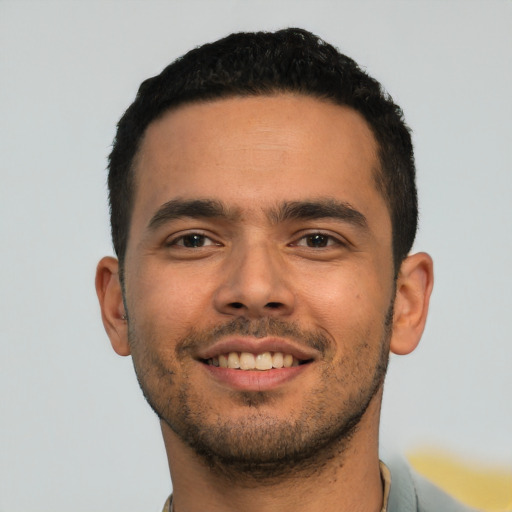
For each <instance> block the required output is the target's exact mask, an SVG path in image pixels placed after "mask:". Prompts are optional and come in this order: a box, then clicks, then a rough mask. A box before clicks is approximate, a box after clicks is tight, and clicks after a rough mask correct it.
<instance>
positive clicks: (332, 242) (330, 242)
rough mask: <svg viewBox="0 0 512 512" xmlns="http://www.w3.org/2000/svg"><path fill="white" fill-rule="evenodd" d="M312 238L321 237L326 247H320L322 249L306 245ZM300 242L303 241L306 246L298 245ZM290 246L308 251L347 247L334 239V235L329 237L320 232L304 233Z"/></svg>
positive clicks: (342, 242) (341, 241) (337, 239)
mask: <svg viewBox="0 0 512 512" xmlns="http://www.w3.org/2000/svg"><path fill="white" fill-rule="evenodd" d="M313 237H319V238H320V237H321V238H323V239H325V240H326V245H324V246H322V247H314V246H310V245H307V239H308V238H309V239H311V238H313ZM302 241H305V242H306V244H304V245H303V244H300V243H299V242H302ZM291 245H292V246H299V247H306V248H308V249H313V250H314V249H327V248H329V247H336V246H338V247H345V246H346V245H347V243H346V242H344V241H343V240H340V239H339V238H337V237H335V236H334V235H331V234H329V233H324V232H322V231H314V232H311V233H306V234H304V235H302V236H301V237H300V238H298V239H297V241H296V242H293V243H292V244H291Z"/></svg>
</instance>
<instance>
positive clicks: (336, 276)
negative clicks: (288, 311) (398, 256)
mask: <svg viewBox="0 0 512 512" xmlns="http://www.w3.org/2000/svg"><path fill="white" fill-rule="evenodd" d="M304 278H305V276H304V274H302V277H301V279H304ZM299 295H300V296H301V298H302V300H301V302H302V305H303V308H304V309H306V313H305V314H306V315H307V316H309V317H310V318H311V321H313V322H314V323H315V324H317V327H319V328H321V329H323V330H326V331H328V334H330V335H331V336H332V337H334V338H336V341H338V342H339V343H341V344H344V343H345V340H348V339H354V336H358V337H360V336H362V335H364V336H365V337H367V336H371V334H372V333H375V334H377V332H378V333H380V332H381V330H382V327H383V318H384V317H385V314H386V312H387V310H388V308H389V303H390V300H391V289H390V287H389V286H386V287H383V286H382V280H381V279H379V276H377V275H376V274H375V273H372V271H371V270H368V269H365V271H364V272H363V271H361V270H360V269H359V268H355V267H351V268H348V267H347V268H343V269H337V271H334V272H324V273H323V274H322V280H321V281H320V282H319V281H318V279H317V281H316V283H315V284H314V285H313V284H312V283H311V282H307V278H305V280H304V281H302V284H301V286H300V291H299Z"/></svg>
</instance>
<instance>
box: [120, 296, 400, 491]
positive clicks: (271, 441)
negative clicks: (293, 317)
mask: <svg viewBox="0 0 512 512" xmlns="http://www.w3.org/2000/svg"><path fill="white" fill-rule="evenodd" d="M392 317H393V304H391V305H390V307H389V309H388V312H387V314H386V316H385V318H384V321H383V331H382V337H381V339H380V340H379V342H380V343H379V352H378V354H377V357H375V355H374V353H373V352H372V351H374V348H375V347H374V346H372V344H373V343H374V342H375V341H373V342H372V340H369V339H368V336H369V334H368V333H365V334H364V335H363V336H362V339H361V340H360V342H359V343H358V346H357V351H358V354H357V361H356V362H358V364H359V365H360V366H361V365H362V366H361V367H359V366H356V367H352V368H350V365H347V364H346V363H347V361H345V359H344V358H343V359H342V360H341V361H337V362H336V366H338V365H339V366H340V367H341V368H342V369H343V371H342V372H339V371H336V370H337V368H336V367H334V362H333V361H330V362H329V363H328V364H325V365H324V366H323V369H322V374H321V378H320V382H321V385H320V386H318V387H317V388H316V389H314V390H313V391H312V392H311V393H310V394H309V396H308V397H307V398H306V399H304V401H303V403H302V404H301V406H300V408H298V410H293V411H292V413H291V414H289V417H287V418H286V419H283V418H279V417H277V416H276V415H274V414H272V411H273V408H276V410H278V409H279V407H280V404H282V403H283V402H282V401H283V400H286V398H285V397H283V396H282V392H281V391H279V390H273V391H265V392H263V391H259V392H240V391H231V392H230V396H229V401H230V403H231V404H232V407H233V409H235V408H238V410H239V411H243V413H242V414H240V415H239V416H238V418H237V419H236V421H235V420H232V419H229V417H228V418H227V419H226V416H225V415H223V413H222V411H220V410H217V409H216V404H215V403H213V404H212V403H210V402H208V400H207V399H206V398H205V396H203V395H202V394H201V393H200V392H199V391H198V390H197V389H195V388H194V381H193V380H192V377H191V376H190V375H189V374H188V373H187V372H186V364H187V358H188V360H189V361H190V353H191V352H193V351H194V349H195V347H197V346H204V344H208V343H213V342H214V341H215V340H216V339H218V338H219V337H220V336H224V335H228V334H238V335H242V336H244V335H245V336H247V335H250V336H254V337H259V338H263V337H265V336H284V337H291V338H293V339H295V340H297V341H298V342H300V343H302V344H304V345H305V346H310V347H314V348H315V349H316V350H318V351H319V352H320V353H321V354H322V355H323V356H324V359H323V360H327V361H329V357H330V355H329V354H331V352H332V349H333V347H332V344H333V342H331V341H330V340H329V339H328V338H327V337H326V336H325V335H324V334H323V333H321V332H315V331H307V330H302V329H300V328H299V327H298V326H296V325H295V324H292V323H288V322H283V321H282V320H279V319H273V318H270V319H261V320H258V321H249V320H247V319H245V318H242V317H241V318H238V319H235V320H233V321H232V322H229V323H227V324H224V325H221V326H217V327H215V328H213V329H209V330H203V331H198V330H191V331H190V333H189V334H188V335H187V336H186V337H184V338H183V339H181V340H179V341H178V342H177V343H175V347H176V349H175V351H174V354H173V355H174V357H173V358H172V359H171V358H170V357H157V356H156V355H155V354H151V353H148V352H147V351H144V350H143V351H142V352H139V353H137V352H138V351H137V350H135V351H134V352H135V353H134V366H135V370H136V374H137V378H138V381H139V384H140V387H141V389H142V391H143V393H144V396H145V398H146V400H147V401H148V403H149V405H150V406H151V407H152V409H153V410H154V411H155V413H156V414H157V415H158V417H159V418H160V419H161V421H163V422H164V423H166V424H167V425H168V426H169V428H170V429H171V430H172V431H174V432H175V433H176V435H177V436H178V437H179V438H180V439H181V440H182V441H183V442H184V443H185V444H187V445H188V446H190V447H191V448H192V450H193V451H194V452H195V453H196V455H197V456H198V457H199V458H200V459H201V460H203V462H204V463H205V464H207V465H208V466H209V467H211V468H213V469H214V470H215V471H216V472H217V473H218V474H222V475H223V476H225V477H226V478H229V479H232V480H236V481H237V482H238V483H242V482H244V483H245V484H246V485H252V484H255V483H256V482H257V483H258V485H262V484H264V483H268V484H271V483H272V482H273V481H275V479H282V478H285V477H290V476H297V475H298V474H299V473H300V474H305V473H306V474H312V473H315V472H318V471H320V470H321V468H322V467H323V466H324V465H325V464H327V462H328V461H329V460H331V459H332V458H333V457H335V456H336V457H338V459H339V461H341V462H342V460H343V454H344V453H345V452H346V450H347V447H348V446H349V445H350V441H351V439H352V437H353V436H354V434H355V432H356V431H357V429H358V425H359V424H360V422H361V419H362V418H363V416H364V415H365V413H366V411H367V409H368V407H369V405H370V403H371V402H372V400H373V399H374V398H375V397H376V395H378V393H379V391H380V390H381V388H382V385H383V382H384V377H385V374H386V370H387V366H388V359H389V342H390V337H391V330H392ZM136 331H137V329H136V328H135V326H134V325H133V323H131V325H130V328H129V338H130V345H131V346H132V348H135V347H138V346H139V345H145V346H153V344H152V341H153V340H151V339H147V337H146V339H145V340H144V343H140V341H141V340H140V339H139V337H138V334H137V332H136ZM136 354H137V357H136ZM168 354H169V353H168ZM372 354H373V361H372V363H373V364H371V365H370V367H367V366H365V364H368V363H367V362H368V360H372V357H371V356H372ZM196 364H197V363H196ZM351 364H352V366H353V364H354V361H351ZM363 370H364V371H363ZM241 371H242V370H241ZM178 375H180V379H178V378H176V377H177V376H178ZM347 382H358V384H360V385H359V386H358V387H357V391H356V392H354V393H353V394H352V395H348V396H347V395H346V394H344V393H333V392H332V389H335V390H336V389H337V390H340V389H341V390H343V389H345V388H346V387H347V386H346V384H347ZM333 402H334V403H333ZM268 411H270V412H268Z"/></svg>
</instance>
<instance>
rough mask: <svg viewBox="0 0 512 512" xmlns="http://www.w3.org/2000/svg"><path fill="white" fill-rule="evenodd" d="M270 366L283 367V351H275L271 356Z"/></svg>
mask: <svg viewBox="0 0 512 512" xmlns="http://www.w3.org/2000/svg"><path fill="white" fill-rule="evenodd" d="M272 366H273V367H274V368H282V367H283V353H282V352H276V353H275V354H274V355H273V356H272Z"/></svg>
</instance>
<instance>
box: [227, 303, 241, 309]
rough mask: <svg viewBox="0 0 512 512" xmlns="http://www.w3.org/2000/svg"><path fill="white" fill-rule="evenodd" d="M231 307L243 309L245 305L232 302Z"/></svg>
mask: <svg viewBox="0 0 512 512" xmlns="http://www.w3.org/2000/svg"><path fill="white" fill-rule="evenodd" d="M230 306H231V307H232V308H235V309H242V308H243V307H244V305H243V304H242V303H241V302H232V303H231V304H230Z"/></svg>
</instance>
